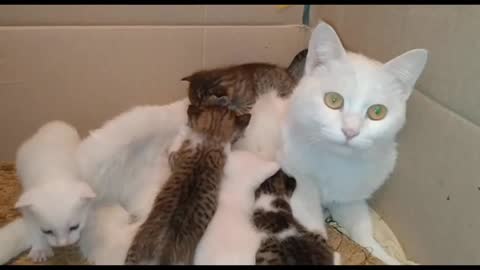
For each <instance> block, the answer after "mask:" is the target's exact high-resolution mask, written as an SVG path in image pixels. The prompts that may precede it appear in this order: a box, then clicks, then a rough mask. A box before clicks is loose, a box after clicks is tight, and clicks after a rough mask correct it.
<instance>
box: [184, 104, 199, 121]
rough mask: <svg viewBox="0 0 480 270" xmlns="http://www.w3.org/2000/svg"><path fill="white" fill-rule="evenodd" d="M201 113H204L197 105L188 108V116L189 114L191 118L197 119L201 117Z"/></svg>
mask: <svg viewBox="0 0 480 270" xmlns="http://www.w3.org/2000/svg"><path fill="white" fill-rule="evenodd" d="M201 112H202V110H201V109H200V108H199V107H197V106H195V105H189V106H188V109H187V114H188V117H189V118H197V117H198V116H199V115H200V113H201Z"/></svg>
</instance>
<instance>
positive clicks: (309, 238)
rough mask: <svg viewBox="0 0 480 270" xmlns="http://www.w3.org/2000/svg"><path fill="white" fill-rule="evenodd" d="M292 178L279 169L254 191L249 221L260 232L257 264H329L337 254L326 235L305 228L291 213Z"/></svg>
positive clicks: (293, 181) (336, 257)
mask: <svg viewBox="0 0 480 270" xmlns="http://www.w3.org/2000/svg"><path fill="white" fill-rule="evenodd" d="M296 185H297V183H296V181H295V179H294V178H292V177H289V176H288V175H286V174H285V173H284V172H283V171H282V170H279V171H278V172H277V173H276V174H274V175H273V176H272V177H270V178H268V179H267V180H265V181H264V182H263V183H262V184H261V185H260V186H259V187H258V188H257V189H256V191H255V208H254V213H253V223H254V225H255V227H256V228H257V230H259V231H260V232H262V233H264V234H265V236H264V237H263V239H262V242H261V244H260V247H259V249H258V250H257V253H256V257H255V260H256V264H259V265H333V264H339V259H340V257H339V254H338V253H336V252H333V251H332V249H331V248H330V246H328V244H327V242H326V239H325V238H324V237H323V236H322V235H320V234H318V233H314V232H310V231H308V230H307V229H306V228H305V227H304V226H302V225H301V224H300V223H299V222H298V221H297V220H296V219H295V218H294V216H293V214H292V209H291V207H290V202H289V201H290V198H291V196H292V194H293V192H294V191H295V188H296Z"/></svg>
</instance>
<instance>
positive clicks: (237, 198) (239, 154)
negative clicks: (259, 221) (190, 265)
mask: <svg viewBox="0 0 480 270" xmlns="http://www.w3.org/2000/svg"><path fill="white" fill-rule="evenodd" d="M279 168H280V167H279V165H278V164H277V163H276V162H271V161H265V160H263V159H261V158H259V157H258V156H257V155H255V154H253V153H251V152H247V151H232V152H231V153H229V154H228V157H227V163H226V164H225V169H224V177H223V179H222V182H221V184H220V190H219V197H218V206H217V210H216V212H215V214H214V216H213V218H212V220H211V222H210V223H209V225H208V227H207V230H206V231H205V233H204V235H203V237H202V239H201V240H200V242H199V244H198V246H197V249H196V251H195V257H194V264H195V265H254V264H255V253H256V251H257V249H258V247H259V246H260V240H261V235H262V234H261V233H259V232H258V231H257V230H256V229H255V227H254V226H253V224H252V222H251V216H252V214H253V204H254V201H255V189H256V188H257V187H258V186H260V184H261V183H262V182H263V181H264V180H265V179H267V178H269V177H270V176H272V175H273V174H274V173H275V172H277V171H278V170H279Z"/></svg>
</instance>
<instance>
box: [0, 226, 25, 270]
mask: <svg viewBox="0 0 480 270" xmlns="http://www.w3.org/2000/svg"><path fill="white" fill-rule="evenodd" d="M28 236H29V235H28V230H27V225H26V224H25V220H24V219H23V218H17V219H15V220H14V221H13V222H10V223H8V224H7V225H5V226H3V227H2V228H0V264H7V263H8V262H10V261H11V260H12V259H13V258H15V257H17V256H18V255H19V254H20V253H22V252H23V251H25V250H27V249H29V248H30V247H31V243H30V241H29V237H28Z"/></svg>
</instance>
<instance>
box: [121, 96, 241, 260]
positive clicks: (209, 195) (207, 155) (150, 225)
mask: <svg viewBox="0 0 480 270" xmlns="http://www.w3.org/2000/svg"><path fill="white" fill-rule="evenodd" d="M188 118H189V123H188V127H189V129H186V130H187V131H186V133H184V134H180V135H179V137H178V138H180V139H179V142H180V143H179V150H178V151H175V150H173V151H175V152H173V153H172V154H171V155H170V160H169V161H170V166H171V167H172V168H171V169H172V173H171V176H170V177H169V179H168V180H167V182H166V183H165V186H164V187H163V189H162V190H161V191H160V192H159V194H158V195H157V197H156V199H155V202H154V205H153V208H152V210H151V212H150V214H149V216H148V218H147V220H146V221H145V222H144V223H143V224H142V226H141V227H140V229H139V231H138V232H137V234H136V236H135V238H134V240H133V242H132V245H131V247H130V249H129V251H128V253H127V258H126V261H125V262H126V264H192V263H193V256H194V252H195V249H196V247H197V244H198V242H199V241H200V239H201V237H202V236H203V234H204V232H205V229H206V228H207V226H208V224H209V222H210V220H211V219H212V217H213V215H214V213H215V211H216V208H217V197H218V190H219V184H220V181H221V179H222V175H223V167H224V165H225V161H226V151H229V146H230V144H231V140H232V138H233V137H235V136H237V134H238V133H241V132H243V130H244V129H245V128H246V126H247V125H248V123H249V121H250V114H245V115H241V116H238V115H237V114H235V113H234V112H232V111H231V110H229V109H228V108H226V107H224V106H208V107H203V108H200V107H197V106H195V105H190V106H189V108H188ZM178 138H177V139H178ZM175 143H176V142H174V144H175ZM174 148H175V146H174Z"/></svg>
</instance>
